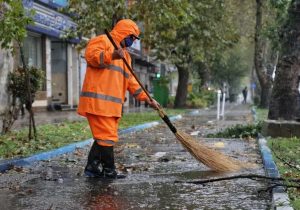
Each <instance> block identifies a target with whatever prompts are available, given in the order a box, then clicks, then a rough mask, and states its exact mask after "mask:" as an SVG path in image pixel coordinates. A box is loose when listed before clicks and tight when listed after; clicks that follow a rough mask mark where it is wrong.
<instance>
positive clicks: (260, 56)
mask: <svg viewBox="0 0 300 210" xmlns="http://www.w3.org/2000/svg"><path fill="white" fill-rule="evenodd" d="M262 2H263V0H256V25H255V35H254V41H255V49H254V66H255V71H256V74H257V78H258V81H259V84H260V86H261V90H262V91H261V94H260V105H259V106H260V107H262V108H267V107H268V105H269V96H270V89H271V78H270V77H268V76H267V74H266V73H265V68H264V50H263V49H264V44H265V43H264V41H263V39H262V37H261V33H262V6H263V5H262V4H263V3H262Z"/></svg>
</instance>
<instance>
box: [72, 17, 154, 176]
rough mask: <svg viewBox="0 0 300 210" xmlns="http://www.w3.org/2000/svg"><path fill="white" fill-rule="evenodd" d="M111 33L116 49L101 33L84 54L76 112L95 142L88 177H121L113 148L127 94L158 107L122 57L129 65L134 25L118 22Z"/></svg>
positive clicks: (135, 29)
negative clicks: (85, 67) (84, 65)
mask: <svg viewBox="0 0 300 210" xmlns="http://www.w3.org/2000/svg"><path fill="white" fill-rule="evenodd" d="M110 34H111V36H112V38H113V39H114V41H115V42H116V43H117V44H118V45H119V46H118V47H119V49H118V50H115V49H114V46H113V45H112V44H111V42H110V41H109V39H108V37H107V36H106V35H105V34H103V35H99V36H97V37H95V38H92V39H91V40H90V41H89V43H88V45H87V47H86V51H85V59H86V62H87V69H86V75H85V79H84V83H83V87H82V91H81V94H80V99H79V105H78V110H77V112H78V114H80V115H82V116H84V117H86V118H87V120H88V122H89V125H90V129H91V132H92V134H93V139H94V143H93V145H92V147H91V149H90V152H89V155H88V160H87V165H86V167H85V169H84V173H85V175H86V176H88V177H104V178H124V175H119V174H117V172H116V167H115V162H114V146H115V145H116V143H117V142H118V122H119V120H120V117H121V115H122V105H123V103H124V100H125V93H126V91H127V90H128V91H129V92H130V93H131V94H132V95H133V96H134V97H135V98H136V99H137V100H140V101H145V102H146V103H148V104H149V105H150V106H151V107H153V108H155V109H157V108H158V106H159V104H158V103H157V102H156V101H155V100H154V99H152V100H150V99H149V98H148V97H147V95H146V93H145V92H144V91H143V90H142V88H141V86H140V85H139V84H138V82H137V81H136V79H135V78H134V76H133V75H132V74H131V73H130V71H129V69H128V68H127V67H126V65H125V63H124V61H123V60H122V58H125V59H126V61H127V62H128V63H129V64H131V57H130V55H129V53H128V51H127V50H126V48H127V47H130V46H131V45H132V44H133V42H134V40H135V39H139V37H138V36H139V34H140V31H139V28H138V26H137V24H136V23H135V22H133V21H132V20H129V19H123V20H120V21H119V22H117V23H116V25H115V26H114V28H113V30H112V31H111V33H110Z"/></svg>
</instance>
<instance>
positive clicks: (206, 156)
mask: <svg viewBox="0 0 300 210" xmlns="http://www.w3.org/2000/svg"><path fill="white" fill-rule="evenodd" d="M105 34H106V35H107V37H108V39H109V40H110V42H111V43H112V44H113V46H114V48H115V49H116V50H118V46H117V45H116V43H115V42H114V40H113V38H112V37H111V35H110V33H109V32H108V30H106V29H105ZM122 60H123V61H124V63H125V65H126V67H127V68H128V69H129V71H130V72H131V73H132V75H133V76H134V77H135V79H136V81H137V82H138V83H139V85H140V86H141V88H142V89H143V91H144V92H145V93H146V94H147V96H148V97H149V99H150V100H153V99H152V97H151V96H150V94H149V93H148V91H147V90H146V89H145V88H144V86H143V85H142V83H141V82H140V80H139V79H138V77H137V76H136V74H135V73H134V71H133V69H132V68H131V66H130V65H129V64H128V62H127V61H126V59H125V58H124V57H123V58H122ZM157 111H158V114H159V116H160V117H161V119H162V120H163V121H164V122H165V123H166V124H167V125H168V127H169V128H170V130H171V131H172V132H173V133H174V134H175V136H176V138H177V140H178V141H179V142H180V143H181V144H182V145H183V147H184V148H186V149H187V150H188V152H189V153H190V154H191V155H192V156H194V157H195V158H196V159H197V160H198V161H199V162H201V163H203V164H204V165H206V166H208V167H209V168H211V169H213V170H215V171H219V172H226V171H236V170H239V169H240V168H241V164H240V163H239V162H237V161H236V160H233V159H231V158H230V157H228V156H225V155H224V154H222V153H220V152H218V151H216V150H213V149H210V148H209V147H207V146H205V145H202V144H200V143H199V142H197V141H196V140H194V139H193V138H192V137H191V136H190V135H188V134H186V133H184V132H182V131H178V130H177V129H176V128H175V126H174V125H173V124H172V123H171V121H170V119H169V117H168V116H167V114H166V113H165V111H164V110H163V109H162V108H161V107H159V108H158V110H157Z"/></svg>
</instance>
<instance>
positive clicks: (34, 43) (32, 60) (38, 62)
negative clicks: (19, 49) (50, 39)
mask: <svg viewBox="0 0 300 210" xmlns="http://www.w3.org/2000/svg"><path fill="white" fill-rule="evenodd" d="M42 49H43V48H42V37H41V36H40V35H38V34H34V33H31V32H30V33H28V36H27V37H26V38H25V40H24V47H23V52H24V59H25V64H26V65H27V66H29V67H30V66H33V67H36V68H40V69H44V68H43V67H44V66H43V50H42ZM20 65H22V60H21V56H20ZM45 73H46V72H45ZM40 90H41V91H45V90H46V81H43V84H42V86H41V89H40Z"/></svg>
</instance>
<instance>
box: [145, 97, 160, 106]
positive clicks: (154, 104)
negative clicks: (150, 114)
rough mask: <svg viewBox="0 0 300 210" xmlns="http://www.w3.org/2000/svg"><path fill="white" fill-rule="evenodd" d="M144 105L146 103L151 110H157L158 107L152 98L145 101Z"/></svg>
mask: <svg viewBox="0 0 300 210" xmlns="http://www.w3.org/2000/svg"><path fill="white" fill-rule="evenodd" d="M146 103H148V104H149V105H150V106H151V107H152V108H153V109H158V108H159V107H160V104H159V103H158V102H157V101H156V100H154V99H153V98H152V100H150V99H147V100H146Z"/></svg>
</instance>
